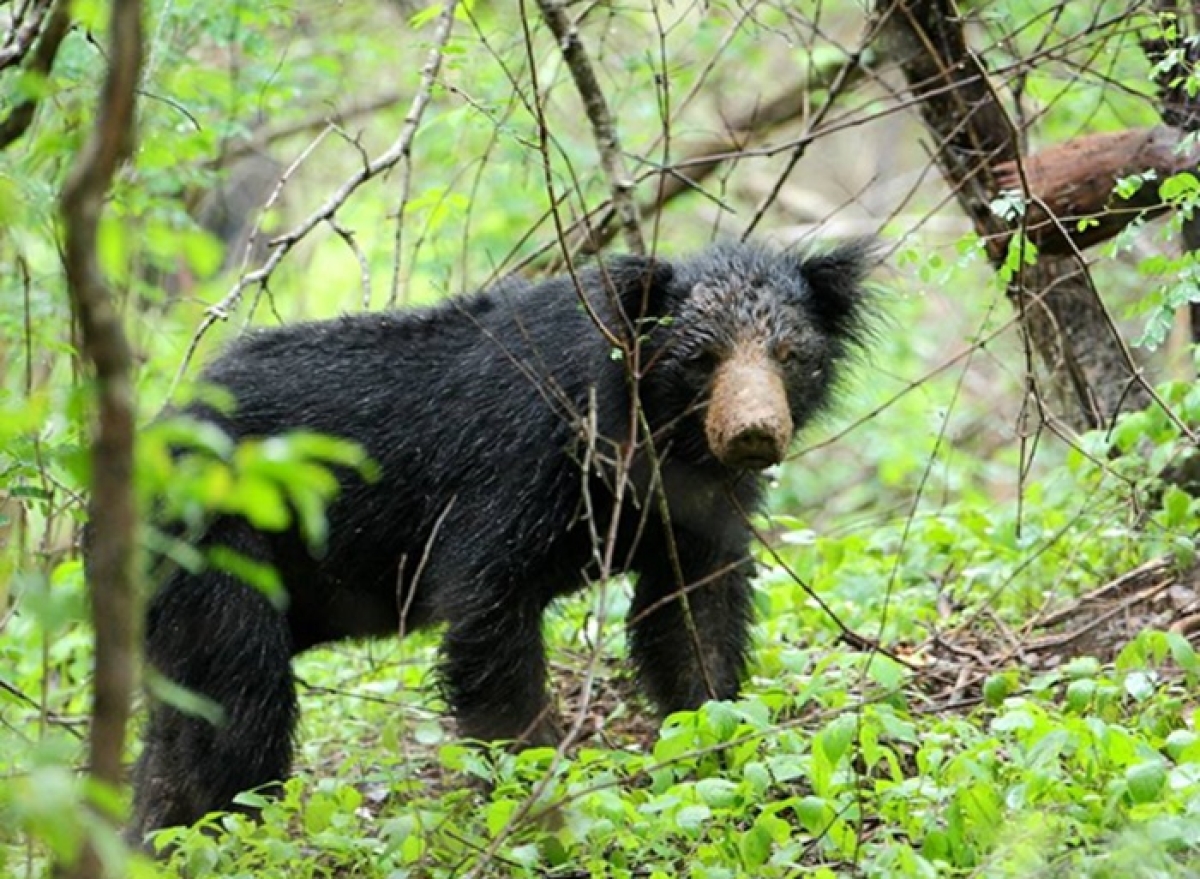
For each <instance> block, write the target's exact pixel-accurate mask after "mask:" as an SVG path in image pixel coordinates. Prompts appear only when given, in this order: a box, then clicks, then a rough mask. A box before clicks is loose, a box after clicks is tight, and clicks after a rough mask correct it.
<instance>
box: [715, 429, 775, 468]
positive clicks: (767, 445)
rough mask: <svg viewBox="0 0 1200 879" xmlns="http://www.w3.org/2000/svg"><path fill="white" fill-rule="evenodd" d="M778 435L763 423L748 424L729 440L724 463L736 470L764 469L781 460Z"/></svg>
mask: <svg viewBox="0 0 1200 879" xmlns="http://www.w3.org/2000/svg"><path fill="white" fill-rule="evenodd" d="M777 440H778V437H777V435H776V434H775V432H773V431H772V430H771V429H770V428H768V427H767V426H765V425H750V426H748V427H745V428H743V429H742V431H741V432H740V433H738V434H737V435H736V436H734V437H733V438H732V439H730V440H729V442H728V444H727V445H726V447H725V464H726V465H727V466H729V467H733V468H734V469H736V470H765V469H766V468H767V467H771V466H773V465H775V464H778V463H779V462H780V461H782V460H783V454H784V449H783V448H782V447H781V446H780V444H779V443H778V441H777Z"/></svg>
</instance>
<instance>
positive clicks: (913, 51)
mask: <svg viewBox="0 0 1200 879" xmlns="http://www.w3.org/2000/svg"><path fill="white" fill-rule="evenodd" d="M876 10H877V14H878V15H879V17H880V18H881V20H882V21H883V28H884V32H885V35H886V38H887V40H888V42H889V44H890V49H891V51H892V53H893V55H894V57H895V58H896V60H897V61H898V62H899V64H900V66H901V68H902V70H903V72H904V76H905V78H906V79H907V81H908V85H909V89H910V90H911V91H912V92H913V94H914V96H915V97H917V98H920V99H921V103H920V104H919V105H918V106H919V110H920V113H921V116H922V118H923V119H924V121H925V125H926V127H927V128H928V129H929V130H930V132H931V133H932V134H933V135H934V136H935V138H936V141H935V146H934V150H935V160H936V162H937V164H938V166H939V168H940V169H941V171H942V175H943V176H944V177H945V179H946V182H947V183H948V184H949V186H950V188H951V190H952V191H953V192H954V194H955V197H956V198H957V200H958V202H959V204H960V206H961V207H962V208H963V210H964V211H965V212H966V213H967V215H968V216H969V217H970V218H971V220H972V222H973V223H974V225H975V229H976V232H977V233H978V234H979V236H980V237H981V238H982V240H983V241H984V243H985V245H986V247H987V253H988V257H989V259H990V260H991V262H992V264H993V265H994V266H996V267H997V268H999V267H1001V266H1003V265H1004V263H1005V260H1006V258H1007V251H1008V244H1009V239H1010V237H1011V232H1010V230H1009V229H1008V227H1007V224H1006V223H1005V222H1004V221H1003V220H1002V219H1001V218H1000V217H999V216H997V215H996V214H995V213H993V212H992V209H991V202H992V198H993V196H994V194H995V193H996V192H997V191H998V190H999V188H1000V187H999V185H998V179H997V173H996V170H995V169H996V168H997V167H998V166H1003V165H1004V164H1005V163H1016V162H1017V160H1018V154H1017V146H1016V140H1017V138H1016V131H1015V130H1014V128H1013V125H1012V121H1011V120H1010V119H1009V117H1008V115H1007V113H1006V112H1005V110H1004V108H1003V106H1002V105H1001V103H1000V101H999V99H998V98H997V96H996V94H995V92H994V91H993V89H992V86H991V83H990V81H989V78H988V72H987V70H986V69H985V68H984V66H983V63H982V61H981V60H980V59H979V57H978V56H977V55H975V54H974V53H972V52H971V51H969V49H968V47H967V43H966V37H965V34H964V25H965V20H964V18H963V16H962V14H961V13H960V11H959V9H958V7H957V5H956V4H955V3H954V2H953V0H880V2H877V4H876ZM1018 167H1019V166H1018ZM1026 188H1027V187H1026ZM1078 257H1079V255H1078V254H1077V253H1076V254H1074V256H1073V258H1071V259H1055V258H1053V257H1051V256H1049V255H1047V256H1044V257H1043V258H1042V259H1041V260H1040V261H1039V262H1038V264H1037V265H1035V266H1032V267H1025V268H1023V269H1022V271H1021V272H1020V273H1019V274H1018V275H1017V277H1015V278H1014V281H1013V283H1012V284H1011V285H1010V288H1009V296H1010V298H1011V299H1012V300H1013V302H1014V304H1015V306H1016V307H1017V309H1018V312H1019V314H1020V316H1021V322H1022V328H1023V331H1024V332H1025V334H1026V338H1027V339H1028V340H1029V342H1030V343H1031V344H1032V347H1033V348H1034V350H1036V351H1037V353H1038V356H1039V359H1040V360H1041V362H1042V364H1043V365H1044V367H1045V369H1046V371H1047V373H1048V374H1049V378H1050V385H1051V389H1052V396H1053V398H1054V399H1055V401H1056V403H1057V406H1056V408H1058V409H1059V410H1060V412H1061V417H1062V418H1064V419H1065V420H1066V421H1067V422H1068V423H1069V424H1071V425H1072V426H1074V427H1076V428H1080V429H1088V428H1094V427H1099V426H1102V425H1104V424H1107V423H1108V422H1109V421H1110V420H1111V419H1112V418H1113V417H1114V416H1115V415H1116V414H1117V413H1118V412H1119V411H1121V410H1122V409H1137V408H1141V407H1143V406H1145V405H1147V404H1148V403H1149V401H1150V399H1151V398H1150V394H1149V389H1148V388H1147V386H1146V384H1145V381H1144V379H1143V378H1142V376H1141V374H1140V372H1139V371H1138V369H1137V367H1136V365H1135V364H1134V363H1133V360H1132V358H1131V357H1130V355H1129V352H1128V350H1127V349H1126V347H1125V345H1124V342H1123V340H1122V339H1121V337H1120V335H1119V334H1118V333H1117V331H1116V329H1115V327H1114V325H1113V322H1112V318H1111V317H1110V316H1109V314H1108V313H1107V311H1106V310H1105V308H1104V304H1103V303H1102V302H1101V301H1100V299H1099V297H1098V296H1097V295H1096V292H1095V290H1094V289H1093V287H1092V285H1091V281H1090V278H1089V277H1088V276H1087V273H1086V267H1085V266H1084V265H1083V263H1082V260H1081V259H1079V258H1078ZM1031 379H1032V376H1031ZM1035 399H1036V401H1037V402H1038V404H1039V406H1043V405H1044V401H1043V400H1042V398H1041V396H1040V395H1036V397H1035ZM1039 411H1042V415H1043V417H1044V418H1046V417H1048V413H1046V412H1045V411H1044V410H1039Z"/></svg>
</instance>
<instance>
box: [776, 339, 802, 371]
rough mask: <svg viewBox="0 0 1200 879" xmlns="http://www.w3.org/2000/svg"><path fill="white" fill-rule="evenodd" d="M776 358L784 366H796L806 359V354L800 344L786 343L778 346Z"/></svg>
mask: <svg viewBox="0 0 1200 879" xmlns="http://www.w3.org/2000/svg"><path fill="white" fill-rule="evenodd" d="M775 359H776V360H778V361H779V362H780V363H782V364H783V365H784V366H795V365H797V364H798V363H800V362H801V361H803V360H804V354H803V352H802V351H801V350H800V348H799V347H798V346H796V345H788V344H786V343H784V344H781V345H778V346H776V348H775Z"/></svg>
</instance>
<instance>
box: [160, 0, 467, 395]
mask: <svg viewBox="0 0 1200 879" xmlns="http://www.w3.org/2000/svg"><path fill="white" fill-rule="evenodd" d="M457 7H458V0H445V3H444V5H443V6H442V12H441V14H440V15H439V16H438V19H437V25H436V29H435V32H434V36H433V45H432V46H431V47H430V49H429V55H428V56H427V57H426V59H425V64H424V66H423V67H422V68H421V84H420V87H419V88H418V89H417V93H416V94H415V95H414V96H413V99H412V103H411V104H410V105H409V108H408V113H407V114H406V115H405V117H404V123H403V125H402V126H401V128H400V133H399V135H397V137H396V139H395V140H394V141H393V142H392V144H391V146H389V147H388V148H387V150H385V151H384V152H383V153H382V154H381V155H380V156H379V158H377V159H374V160H373V161H365V160H364V162H363V166H362V168H360V169H359V170H358V171H357V172H356V173H355V174H353V175H352V176H351V177H350V178H349V179H348V180H346V182H345V183H343V184H342V185H341V186H340V187H338V189H337V191H336V192H334V193H333V195H331V196H330V197H329V198H328V199H326V200H325V203H324V204H322V205H321V206H320V207H319V208H317V210H315V211H314V212H313V213H311V214H310V215H309V216H308V217H307V218H306V219H304V220H303V221H302V222H301V223H299V224H298V225H296V226H294V227H293V228H292V229H290V230H289V231H288V232H286V233H284V234H283V235H280V236H278V237H277V238H274V239H272V240H271V241H270V242H269V247H270V248H271V255H270V256H269V257H267V260H266V262H265V263H264V264H263V265H262V266H260V267H259V268H257V269H255V270H254V271H252V272H247V273H245V274H243V275H242V276H241V277H240V278H238V281H237V283H236V284H234V286H233V289H232V290H230V291H229V292H228V293H227V294H226V295H225V296H224V298H222V299H221V301H220V302H218V303H216V304H214V305H211V306H209V307H208V308H207V309H206V310H205V313H204V320H203V321H202V322H201V324H200V326H199V327H198V328H197V329H196V332H195V334H194V335H193V336H192V341H191V343H190V344H189V345H188V350H187V352H186V353H185V354H184V357H183V362H181V363H180V364H179V371H178V372H177V373H176V375H175V379H174V381H173V382H172V385H171V389H172V391H174V388H175V386H176V385H177V384H178V383H179V379H180V378H181V377H182V376H183V373H184V372H185V370H186V369H187V366H188V363H189V362H190V361H191V359H192V356H193V355H194V354H195V353H196V348H197V347H198V346H199V344H200V340H201V339H202V338H203V337H204V334H205V333H207V332H208V330H209V329H210V328H211V327H212V325H213V324H215V323H216V322H217V321H219V320H226V319H227V318H228V317H229V314H230V312H231V311H232V310H233V309H234V308H236V307H237V304H238V303H239V302H240V301H241V298H242V295H243V294H244V293H245V292H246V290H247V289H249V288H250V287H252V286H254V285H256V284H258V285H261V286H263V287H265V286H266V285H267V283H268V282H269V281H270V279H271V275H272V274H274V272H275V269H276V268H278V267H279V264H280V263H281V262H283V258H284V257H285V256H287V254H288V253H289V252H290V251H291V250H292V248H293V247H295V246H296V245H297V244H299V243H300V242H301V241H303V240H304V239H305V238H306V237H307V236H308V234H309V233H310V232H312V230H313V229H315V228H316V227H317V226H319V225H321V224H322V223H325V222H328V221H329V220H332V219H333V217H334V216H335V215H336V214H337V212H338V211H339V210H340V209H341V207H342V206H343V205H344V204H345V203H346V202H347V201H348V200H349V198H350V196H352V195H353V194H354V193H355V192H356V191H358V188H359V187H360V186H362V185H363V184H364V183H366V182H367V181H368V180H373V179H374V178H376V177H378V176H380V175H381V174H384V173H386V172H388V171H390V170H391V169H392V168H394V167H395V166H396V165H398V164H399V163H400V162H401V161H405V160H407V158H408V156H409V151H410V150H411V149H412V142H413V138H414V137H415V136H416V133H417V128H418V127H419V126H420V124H421V117H422V116H423V115H424V113H425V107H426V106H427V105H428V104H429V101H430V97H431V95H432V93H433V85H434V81H435V80H436V79H437V75H438V71H439V70H440V69H441V66H442V56H443V53H444V51H445V49H446V44H447V43H448V42H449V41H450V33H451V31H452V30H453V28H454V10H455V9H456V8H457ZM286 176H287V175H286V173H285V177H286Z"/></svg>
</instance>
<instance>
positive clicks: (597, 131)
mask: <svg viewBox="0 0 1200 879" xmlns="http://www.w3.org/2000/svg"><path fill="white" fill-rule="evenodd" d="M537 3H538V8H539V9H541V11H542V18H543V19H544V20H545V22H546V25H547V26H548V27H549V28H550V32H551V33H553V34H554V38H555V39H556V40H558V45H559V48H560V49H562V53H563V59H564V60H565V61H566V62H567V69H568V70H570V71H571V78H572V79H573V80H575V88H577V89H578V90H579V96H580V98H582V99H583V108H584V111H585V112H586V113H587V117H588V121H589V122H590V123H591V125H592V135H593V137H594V138H595V139H596V148H597V149H598V150H599V152H600V165H601V167H603V169H604V175H605V176H606V177H607V178H608V188H609V192H611V193H612V204H613V206H614V207H615V208H616V214H617V217H618V219H619V222H620V227H621V231H622V233H623V234H624V236H625V246H626V247H628V248H629V251H630V252H631V253H645V252H646V244H645V242H644V241H642V233H641V230H640V229H639V228H638V209H637V205H636V204H634V201H633V179H632V178H631V177H630V176H629V172H628V170H627V169H626V168H625V159H624V157H623V156H622V154H621V141H620V138H619V137H618V135H617V125H616V123H615V122H614V121H613V118H612V114H611V113H610V112H609V110H608V101H606V100H605V99H604V92H603V90H601V88H600V83H599V82H598V81H597V79H596V74H595V71H594V70H593V69H592V62H591V60H590V59H589V58H588V55H587V50H586V49H585V48H584V47H583V43H582V42H581V41H580V39H579V29H578V28H577V27H576V26H575V24H574V23H573V22H572V21H571V20H570V19H569V18H568V17H567V13H566V12H565V11H563V8H562V6H561V5H560V4H559V3H558V2H557V0H537Z"/></svg>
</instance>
